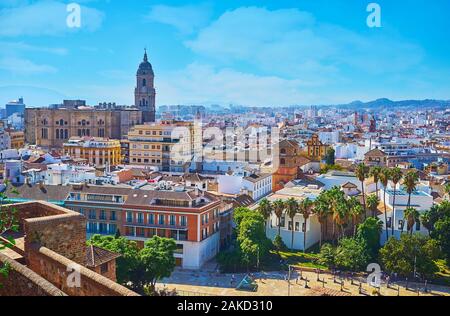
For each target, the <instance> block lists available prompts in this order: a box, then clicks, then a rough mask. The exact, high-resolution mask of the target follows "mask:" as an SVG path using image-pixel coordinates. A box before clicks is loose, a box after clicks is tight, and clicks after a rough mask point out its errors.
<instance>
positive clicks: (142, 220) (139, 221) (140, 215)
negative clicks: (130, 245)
mask: <svg viewBox="0 0 450 316" xmlns="http://www.w3.org/2000/svg"><path fill="white" fill-rule="evenodd" d="M138 223H139V224H144V214H143V213H138Z"/></svg>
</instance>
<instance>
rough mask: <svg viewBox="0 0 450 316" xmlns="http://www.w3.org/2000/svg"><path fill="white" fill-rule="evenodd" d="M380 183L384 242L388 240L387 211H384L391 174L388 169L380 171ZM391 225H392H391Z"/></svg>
mask: <svg viewBox="0 0 450 316" xmlns="http://www.w3.org/2000/svg"><path fill="white" fill-rule="evenodd" d="M379 177H380V182H381V184H382V185H383V204H384V226H385V227H386V241H388V239H389V230H388V226H387V224H388V219H387V209H386V189H387V186H388V183H389V179H390V178H391V172H390V170H389V169H388V168H383V169H381V172H380V175H379ZM391 225H392V223H391Z"/></svg>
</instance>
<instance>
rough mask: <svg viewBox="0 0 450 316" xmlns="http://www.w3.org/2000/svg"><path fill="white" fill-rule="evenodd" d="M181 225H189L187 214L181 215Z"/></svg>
mask: <svg viewBox="0 0 450 316" xmlns="http://www.w3.org/2000/svg"><path fill="white" fill-rule="evenodd" d="M180 226H183V227H186V226H187V218H186V216H181V217H180Z"/></svg>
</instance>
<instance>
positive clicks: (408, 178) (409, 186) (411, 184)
mask: <svg viewBox="0 0 450 316" xmlns="http://www.w3.org/2000/svg"><path fill="white" fill-rule="evenodd" d="M403 180H404V182H403V184H404V186H405V189H406V193H408V207H411V194H412V193H413V192H414V191H416V187H417V183H418V182H419V175H418V174H417V172H416V171H414V170H411V171H408V173H407V174H406V175H405V177H404V179H403Z"/></svg>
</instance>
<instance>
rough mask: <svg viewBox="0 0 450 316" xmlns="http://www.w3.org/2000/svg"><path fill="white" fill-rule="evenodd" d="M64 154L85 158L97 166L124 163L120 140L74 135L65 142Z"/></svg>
mask: <svg viewBox="0 0 450 316" xmlns="http://www.w3.org/2000/svg"><path fill="white" fill-rule="evenodd" d="M64 154H65V155H68V156H70V157H71V158H76V159H85V160H86V161H87V162H88V163H89V164H91V165H94V166H96V167H102V166H105V165H109V166H117V165H120V164H121V163H122V155H121V147H120V141H119V140H115V139H108V138H98V137H82V138H80V137H72V138H71V139H69V141H68V142H67V143H65V144H64Z"/></svg>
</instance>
